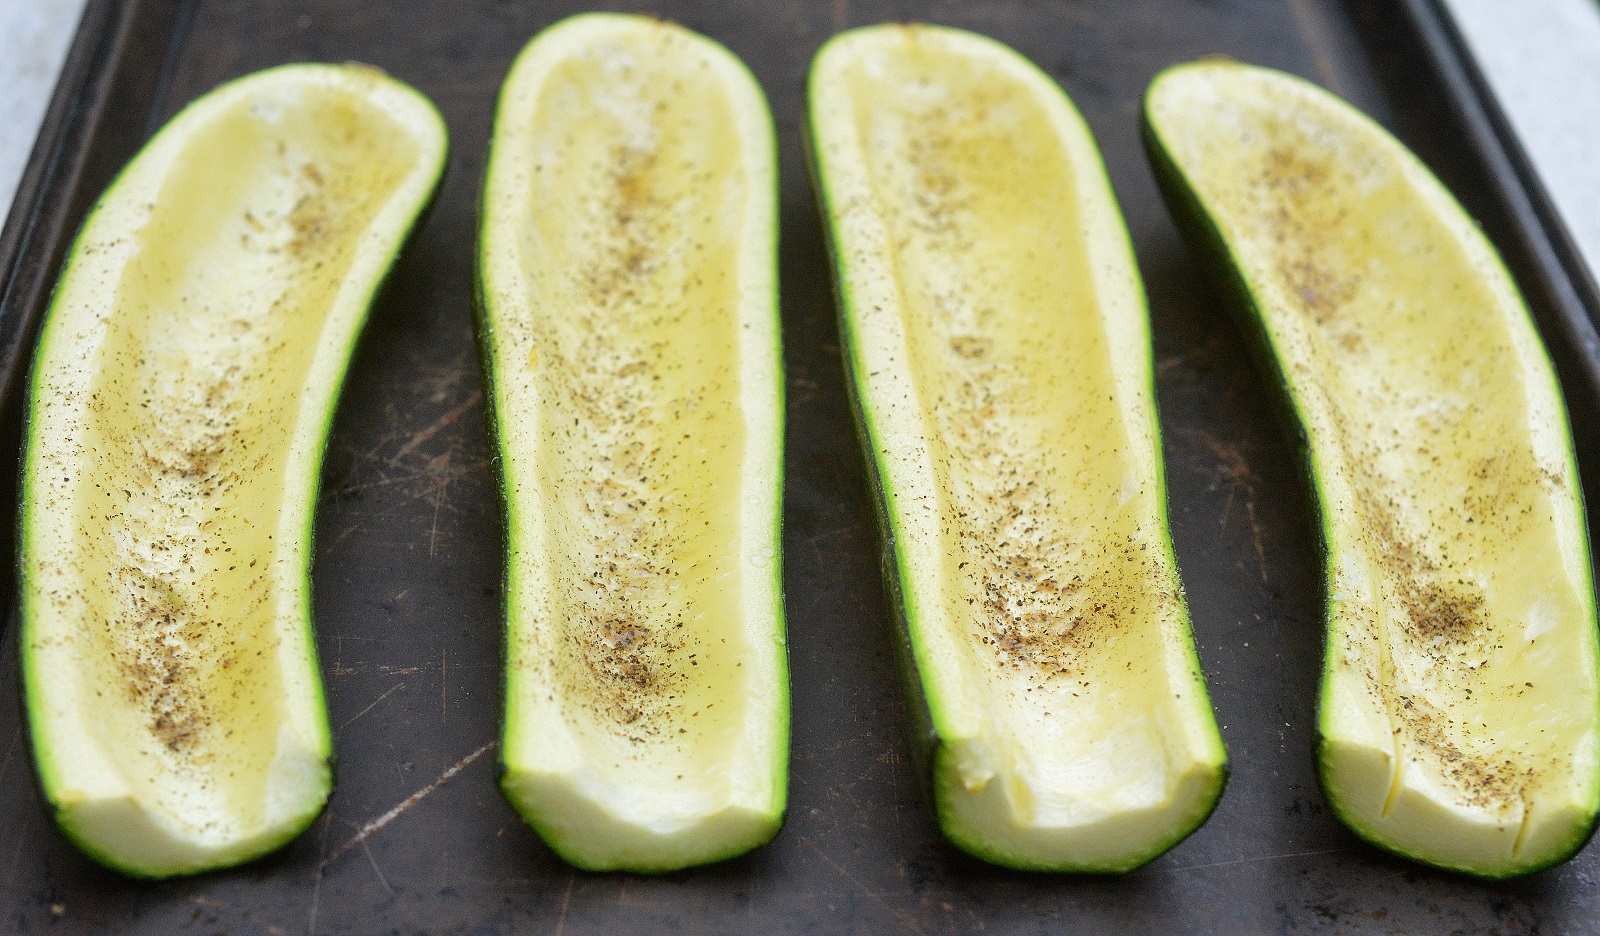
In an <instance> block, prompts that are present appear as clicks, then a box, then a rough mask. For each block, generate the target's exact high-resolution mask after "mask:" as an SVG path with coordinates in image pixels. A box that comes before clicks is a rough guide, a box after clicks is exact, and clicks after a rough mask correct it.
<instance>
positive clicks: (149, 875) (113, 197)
mask: <svg viewBox="0 0 1600 936" xmlns="http://www.w3.org/2000/svg"><path fill="white" fill-rule="evenodd" d="M341 73H344V74H350V75H355V74H366V75H367V78H366V79H364V80H368V81H370V82H371V83H372V84H373V85H376V86H378V87H380V88H381V89H382V90H381V92H380V93H382V94H388V95H394V94H395V92H399V97H401V98H403V99H405V101H406V104H405V106H406V107H408V108H411V109H412V112H411V113H409V114H406V115H404V116H406V117H408V118H413V119H420V123H419V124H418V125H416V126H414V127H411V128H409V129H411V130H414V131H415V132H416V133H417V134H418V137H417V138H418V139H419V140H420V141H422V143H421V145H422V146H423V147H424V148H427V147H433V148H434V149H435V153H434V154H433V158H432V161H431V162H425V163H419V166H421V167H423V168H422V169H421V171H423V172H425V173H426V178H427V180H428V181H427V184H426V188H425V190H424V191H423V193H422V194H421V195H420V197H416V198H415V200H414V202H413V203H412V204H411V205H410V207H409V208H408V209H407V211H406V216H405V218H404V221H403V223H401V224H398V225H396V226H395V227H394V228H393V229H391V235H392V236H390V237H389V238H388V240H387V242H386V243H387V245H388V246H387V248H386V256H385V259H384V260H383V262H382V263H381V265H379V266H377V267H376V268H374V269H373V274H374V275H373V276H372V278H371V279H370V280H369V281H368V282H367V284H366V286H365V288H364V292H363V293H362V294H361V299H360V303H359V314H358V315H356V316H354V317H353V318H352V319H351V320H350V321H349V323H348V328H347V329H346V330H344V331H341V332H338V333H336V334H333V335H332V336H331V342H330V340H325V341H324V343H323V346H324V347H326V346H330V344H331V346H333V347H337V348H338V349H339V358H338V359H339V360H340V361H342V362H343V365H344V367H343V368H342V369H341V370H340V371H339V373H338V374H337V377H336V379H335V380H333V381H332V382H330V384H329V385H328V386H327V387H326V388H325V393H326V396H325V402H326V405H325V406H324V407H322V408H321V409H320V411H318V412H317V414H316V418H317V431H318V438H319V439H320V440H321V446H320V447H319V448H317V450H316V451H315V452H314V454H313V455H312V458H313V461H312V462H311V464H310V465H309V466H308V470H307V471H306V473H305V475H306V478H307V483H306V487H305V489H304V490H302V491H296V490H292V489H289V490H286V491H285V497H286V498H293V497H295V496H297V495H298V496H300V497H301V498H303V503H304V509H303V510H302V511H301V519H302V522H301V527H300V530H299V531H298V532H299V536H300V538H301V550H302V553H303V558H304V561H303V565H302V567H301V568H300V573H299V577H300V582H299V583H298V591H299V597H300V612H299V618H300V620H301V622H302V627H303V631H302V636H303V639H304V645H305V654H304V660H303V664H304V667H305V669H306V670H307V671H308V672H309V673H310V674H311V678H310V679H309V681H308V684H307V686H306V689H307V691H308V692H309V693H310V697H309V698H308V699H307V700H305V701H306V702H307V704H309V705H310V706H311V708H312V709H314V710H315V713H316V716H315V717H316V719H317V720H318V722H320V731H321V735H322V765H321V770H322V774H323V780H322V782H323V791H322V793H321V795H320V797H319V798H318V799H317V800H316V801H315V802H307V803H306V804H305V805H304V809H303V811H302V813H301V814H300V815H299V816H298V818H297V819H295V820H293V821H292V822H288V823H285V824H283V825H281V826H280V827H279V828H278V830H277V834H276V835H274V836H271V837H264V838H258V839H257V841H256V842H254V843H253V844H252V845H251V846H249V847H247V848H243V849H241V848H238V847H232V848H229V849H227V850H226V852H225V853H223V854H219V855H216V856H213V857H210V858H202V859H197V860H190V861H188V862H185V863H180V864H171V863H165V864H158V865H148V864H141V863H139V862H138V861H135V860H130V859H129V858H128V856H127V855H125V854H120V853H119V852H118V851H117V850H115V849H113V848H109V847H107V846H106V845H105V844H104V843H103V842H101V841H100V840H99V839H97V838H96V837H95V835H94V833H93V832H92V831H90V830H89V829H87V828H80V826H79V824H78V823H77V822H76V821H75V817H74V816H73V814H72V810H71V809H70V808H69V804H67V803H64V802H62V801H61V799H60V797H59V796H58V795H57V793H58V791H57V789H56V780H55V777H54V770H53V769H52V767H51V766H50V764H51V757H52V754H51V750H50V747H49V744H48V743H47V741H46V738H47V736H48V734H49V732H48V730H47V729H46V727H45V717H46V716H45V715H44V714H43V709H44V702H43V701H42V698H41V694H42V692H43V688H44V687H45V685H46V684H47V683H48V682H49V681H50V678H51V677H50V676H49V674H48V673H46V672H44V671H43V670H42V669H41V665H42V664H40V663H38V661H37V659H36V655H35V654H34V653H33V652H31V650H32V646H33V641H34V640H35V639H36V638H35V636H34V632H35V630H36V625H35V622H34V615H33V614H32V613H30V611H31V609H32V608H33V607H34V605H35V604H36V603H37V602H38V601H39V600H40V599H39V598H38V596H37V595H35V591H36V588H35V586H34V585H33V581H32V580H33V572H34V565H35V563H34V561H33V559H32V556H31V552H32V541H31V537H30V533H31V529H32V525H33V522H34V521H33V516H32V515H33V513H34V505H33V500H34V495H33V487H32V484H31V480H32V478H33V477H34V475H36V474H37V473H38V471H40V470H41V469H40V468H38V466H37V465H36V464H35V460H34V459H33V458H32V457H31V456H32V454H33V452H34V449H35V447H36V445H39V440H38V439H37V437H36V432H35V429H36V426H35V425H34V424H35V415H36V413H37V412H38V409H39V403H40V401H41V399H42V394H44V392H45V389H44V388H45V384H46V381H47V377H48V376H49V375H48V374H47V373H46V372H45V370H44V363H45V362H44V357H45V353H44V352H45V348H46V347H47V345H48V344H49V343H50V342H51V341H52V340H56V341H60V340H65V339H61V338H54V339H53V337H52V336H53V335H54V333H55V332H56V331H57V330H58V328H57V326H56V324H55V323H56V319H57V318H58V317H59V316H58V315H57V309H58V308H59V307H60V305H61V303H62V302H63V301H64V293H65V292H66V286H67V284H68V282H69V280H70V278H71V274H72V273H73V271H74V269H75V268H76V266H77V265H78V263H79V261H80V258H81V257H82V256H83V255H84V253H85V251H86V249H93V244H92V243H91V238H92V236H94V235H96V234H99V236H101V237H104V236H105V232H104V231H97V222H98V219H99V217H100V216H101V214H102V210H103V209H105V208H106V206H108V205H115V204H116V203H117V202H118V200H119V199H123V198H124V196H123V195H122V192H121V189H122V187H123V183H124V180H126V179H128V178H129V177H130V176H132V175H133V174H134V173H135V172H136V170H137V169H138V167H139V166H140V164H141V161H143V160H145V159H147V158H153V157H148V156H147V154H149V153H151V152H152V151H154V150H156V149H158V146H159V145H161V144H162V143H163V141H164V140H165V139H166V138H167V137H169V136H171V135H173V134H176V133H177V132H178V130H177V129H175V128H176V127H179V126H181V121H183V120H184V119H186V118H187V117H188V116H189V115H191V114H192V113H194V112H197V111H200V110H202V109H203V108H206V107H208V106H209V102H211V101H212V100H213V99H217V98H222V97H224V96H226V95H229V94H234V93H243V90H244V89H245V88H248V87H249V86H251V85H253V84H255V83H265V82H273V81H280V80H291V79H293V78H294V77H296V76H298V75H304V76H306V77H307V79H308V80H309V81H311V82H316V81H318V80H329V81H334V80H342V79H339V78H338V77H337V76H338V75H340V74H341ZM322 76H331V77H327V78H323V77H322ZM448 145H449V144H448V131H447V129H446V126H445V122H444V119H443V117H442V116H441V115H440V114H439V112H438V109H437V108H436V107H435V106H434V104H433V102H432V101H430V100H428V98H427V97H426V96H424V95H422V94H421V93H420V92H418V91H417V90H416V89H414V88H412V87H410V86H409V85H407V84H405V83H404V82H401V81H398V80H396V79H394V78H391V77H389V76H387V75H384V74H383V73H382V72H381V71H380V70H378V69H376V68H372V67H371V66H366V65H361V64H359V63H347V64H343V65H323V64H298V63H297V64H288V65H280V66H276V67H273V68H268V69H264V70H261V71H258V72H253V73H251V74H248V75H244V76H242V77H240V78H236V79H233V80H230V81H228V82H225V83H224V84H222V85H219V86H218V87H216V88H214V89H213V90H211V91H209V92H207V93H206V94H204V95H202V96H201V97H199V98H196V99H195V100H194V101H192V102H190V103H189V104H188V105H186V106H185V107H184V108H183V109H182V110H181V111H180V112H179V113H178V114H177V115H175V116H174V117H173V118H172V119H171V120H169V121H168V122H167V124H165V125H164V126H163V127H162V128H161V129H160V130H158V131H157V132H156V134H155V135H154V136H152V138H151V139H150V140H149V141H148V142H147V143H146V144H145V145H144V146H143V147H142V148H141V149H140V151H139V152H138V153H137V154H135V156H134V157H133V158H132V159H131V160H129V162H128V163H127V164H126V165H125V166H124V167H123V168H122V169H121V170H119V172H118V173H117V175H116V176H115V177H114V178H113V180H112V181H111V183H110V184H108V185H107V187H106V189H105V191H104V192H103V193H102V194H101V196H100V197H99V198H98V199H97V200H96V202H95V204H94V205H93V206H92V207H91V208H90V210H89V212H88V213H87V214H86V216H85V218H84V220H83V222H82V224H81V225H80V227H79V230H78V232H77V233H76V234H75V236H74V238H73V241H72V243H71V245H70V246H69V248H68V251H67V253H66V256H65V258H64V259H63V261H62V268H61V271H60V273H59V275H58V278H57V282H56V285H55V287H54V290H53V292H52V295H51V299H50V302H49V304H48V305H47V307H46V312H45V317H44V323H43V325H42V327H41V331H40V337H39V342H38V347H37V349H36V352H35V358H34V362H33V367H32V369H31V373H30V376H29V380H28V384H27V394H26V398H25V401H24V405H23V433H22V437H23V450H22V459H21V461H22V465H23V472H24V474H23V483H22V484H21V486H20V492H19V507H18V511H17V524H16V528H17V537H18V542H19V544H20V548H19V549H18V570H19V571H18V575H19V581H20V585H21V588H20V600H19V608H20V611H19V617H20V619H21V628H22V635H21V641H20V649H21V663H22V666H21V671H22V680H21V685H20V689H21V690H22V696H23V701H24V704H25V706H26V708H27V714H28V718H27V719H26V721H25V728H26V732H27V734H28V737H29V743H30V746H31V747H32V749H33V751H34V757H33V767H34V774H35V778H36V781H37V782H38V784H39V787H40V789H41V791H42V792H43V794H44V799H45V800H46V804H47V807H48V809H49V812H50V814H51V818H52V820H53V821H54V822H55V824H56V826H57V828H58V829H59V830H60V832H61V833H62V835H63V837H65V838H67V839H68V840H69V841H71V842H72V843H73V844H74V845H75V846H76V847H77V848H78V849H79V850H80V851H82V852H83V853H84V854H86V855H87V856H89V857H90V858H92V859H94V860H95V861H97V862H98V863H100V864H102V865H104V866H105V867H107V868H109V869H111V870H114V871H117V872H119V873H122V874H125V875H127V876H129V877H134V878H142V879H149V880H161V879H167V878H172V877H177V876H182V875H190V874H196V873H201V872H206V871H211V870H216V869H219V868H226V867H231V866H235V865H239V864H244V863H246V862H250V861H253V860H255V859H257V858H260V857H262V856H264V855H267V854H269V853H271V852H273V851H276V850H278V849H279V848H282V847H283V846H284V845H286V844H288V843H289V842H290V841H292V840H293V839H295V838H296V837H298V836H299V835H300V834H301V833H303V832H304V831H305V830H306V828H308V827H309V826H310V825H311V824H312V823H313V822H314V821H315V820H316V818H317V816H318V815H320V813H321V812H322V808H323V806H324V805H325V803H326V801H327V797H328V796H329V795H331V793H332V789H333V783H334V777H333V768H334V765H335V763H336V756H335V752H334V750H333V747H332V730H331V724H330V723H329V722H328V708H327V699H326V693H325V690H324V687H323V684H322V682H321V680H320V677H319V674H320V669H321V667H320V662H319V657H318V653H317V646H316V640H315V631H314V615H313V607H312V593H311V592H312V589H311V563H312V561H313V557H314V555H315V542H314V521H315V513H316V504H317V495H318V492H319V490H320V486H321V478H322V472H321V468H322V464H323V460H324V458H325V457H326V442H327V439H328V438H329V435H330V432H331V428H332V422H333V418H334V415H335V413H336V411H337V408H338V402H339V399H340V396H341V394H342V390H343V387H344V384H345V383H346V381H347V378H348V365H349V362H350V361H351V360H352V359H353V358H354V353H355V349H356V347H357V345H358V343H359V341H360V339H361V335H362V332H363V330H364V326H365V324H366V321H367V319H368V317H369V316H370V313H371V310H372V307H373V306H374V305H375V303H376V302H377V301H378V300H379V298H380V297H381V296H382V295H383V294H384V292H385V290H386V288H387V286H388V284H389V282H390V278H391V276H392V274H393V272H394V268H395V264H396V263H397V262H398V260H399V258H400V257H401V255H402V254H403V253H405V252H406V251H407V249H408V248H409V246H410V245H411V244H412V243H413V242H414V241H415V239H416V236H417V234H418V232H419V230H420V229H421V227H422V226H423V223H424V222H425V219H426V218H427V217H428V215H429V214H430V212H431V210H432V207H433V205H434V199H435V198H436V196H437V194H438V192H439V189H440V187H441V185H442V183H443V177H444V171H445V167H446V165H447V162H448ZM425 158H426V157H425ZM319 184H320V181H319Z"/></svg>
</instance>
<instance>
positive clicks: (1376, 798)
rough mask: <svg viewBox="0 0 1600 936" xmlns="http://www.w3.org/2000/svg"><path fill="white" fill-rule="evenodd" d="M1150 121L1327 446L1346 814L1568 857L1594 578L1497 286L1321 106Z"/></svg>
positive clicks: (1495, 847) (1402, 843)
mask: <svg viewBox="0 0 1600 936" xmlns="http://www.w3.org/2000/svg"><path fill="white" fill-rule="evenodd" d="M1151 118H1152V122H1153V123H1154V125H1155V126H1156V127H1157V128H1158V130H1159V132H1160V133H1161V137H1162V139H1163V141H1164V145H1165V146H1166V147H1167V148H1168V150H1169V151H1170V152H1171V153H1172V154H1173V156H1174V158H1175V160H1176V161H1177V163H1178V165H1179V166H1180V168H1181V169H1182V171H1183V172H1184V173H1185V174H1186V175H1188V176H1189V177H1190V179H1191V181H1192V183H1193V184H1194V185H1195V187H1196V189H1197V190H1198V191H1199V193H1200V195H1201V197H1202V199H1203V200H1204V201H1205V203H1206V204H1207V206H1208V208H1209V210H1210V211H1211V212H1212V213H1213V215H1214V216H1215V217H1216V218H1217V219H1218V223H1219V226H1220V227H1221V230H1222V235H1223V237H1224V238H1225V240H1226V241H1227V243H1228V246H1229V248H1230V249H1231V250H1232V251H1233V253H1234V256H1235V258H1236V259H1237V261H1238V262H1239V263H1240V264H1241V266H1242V268H1243V270H1244V273H1245V275H1246V277H1247V279H1248V281H1249V282H1250V284H1251V286H1252V288H1253V289H1254V290H1255V291H1256V294H1257V295H1258V297H1261V298H1262V302H1261V314H1262V315H1263V317H1264V318H1265V319H1266V321H1267V323H1268V326H1269V328H1270V329H1271V332H1272V338H1273V342H1274V346H1275V348H1276V350H1277V353H1278V355H1279V359H1280V361H1282V362H1283V367H1284V370H1285V372H1286V374H1287V377H1288V380H1289V382H1290V385H1291V388H1292V390H1293V392H1294V395H1295V399H1296V403H1297V406H1298V407H1299V410H1300V413H1301V415H1302V417H1303V419H1304V421H1305V423H1306V428H1307V431H1308V435H1309V437H1310V442H1311V451H1312V455H1313V458H1314V463H1315V467H1316V470H1317V479H1318V484H1319V487H1320V488H1321V493H1322V497H1323V505H1324V506H1323V509H1324V512H1325V517H1324V522H1325V524H1326V528H1327V535H1328V538H1329V548H1330V557H1331V558H1330V561H1331V562H1332V564H1333V572H1332V577H1331V587H1332V589H1333V595H1332V597H1331V615H1330V617H1331V620H1332V621H1333V627H1334V628H1335V634H1334V637H1333V642H1332V643H1331V644H1330V649H1329V653H1330V658H1329V660H1328V663H1327V665H1328V674H1327V680H1328V684H1327V687H1326V688H1325V691H1324V696H1323V699H1324V703H1323V704H1324V712H1323V715H1322V718H1323V731H1324V734H1325V735H1326V736H1327V742H1326V744H1327V747H1326V748H1325V756H1326V759H1327V763H1326V765H1325V766H1326V768H1327V769H1328V770H1330V771H1331V776H1330V779H1331V781H1332V782H1330V784H1329V786H1330V792H1331V793H1332V794H1333V795H1334V796H1335V798H1336V799H1337V800H1340V801H1342V802H1343V804H1344V806H1345V808H1346V810H1347V811H1348V812H1350V813H1353V815H1352V821H1353V822H1355V823H1356V824H1358V825H1365V826H1366V827H1367V828H1368V829H1369V830H1371V831H1373V832H1374V833H1375V834H1377V835H1378V836H1379V837H1382V838H1388V839H1390V840H1391V841H1392V842H1393V843H1395V844H1397V845H1398V847H1400V848H1401V849H1402V850H1409V851H1414V852H1418V853H1420V854H1421V856H1422V857H1428V858H1430V859H1431V860H1439V861H1444V862H1446V863H1455V864H1463V863H1476V864H1477V866H1479V867H1487V868H1490V869H1491V870H1492V869H1495V868H1498V867H1500V866H1501V865H1502V864H1504V863H1506V862H1514V861H1516V860H1519V859H1521V858H1523V857H1524V854H1525V852H1531V853H1532V854H1534V855H1537V854H1539V853H1540V850H1541V849H1543V850H1546V851H1548V850H1550V849H1559V848H1561V847H1566V846H1570V845H1571V844H1572V840H1573V838H1574V837H1575V836H1576V835H1581V834H1582V829H1581V825H1582V819H1581V815H1575V813H1574V811H1576V813H1577V814H1581V813H1582V812H1583V809H1584V807H1583V804H1584V803H1586V802H1590V801H1592V799H1593V797H1594V792H1595V791H1594V787H1595V777H1594V772H1595V754H1596V752H1595V749H1594V743H1595V741H1594V739H1595V730H1596V711H1595V710H1596V695H1595V664H1594V649H1593V648H1594V641H1595V634H1594V616H1593V609H1592V604H1591V600H1592V599H1591V597H1590V594H1589V589H1590V585H1589V580H1588V570H1587V554H1586V551H1585V549H1584V545H1583V533H1582V528H1581V525H1580V524H1581V518H1580V515H1579V512H1578V507H1577V501H1576V497H1577V492H1576V491H1575V490H1574V486H1575V485H1576V483H1577V477H1576V475H1575V473H1574V471H1573V469H1572V466H1571V463H1570V461H1569V457H1568V454H1567V451H1566V442H1565V440H1564V436H1563V433H1564V432H1565V425H1564V421H1563V417H1562V413H1561V410H1560V402H1559V399H1558V398H1557V397H1556V396H1555V388H1554V386H1553V383H1552V379H1551V374H1550V371H1549V366H1548V364H1547V363H1545V362H1544V361H1543V359H1542V352H1540V350H1539V348H1538V345H1537V339H1536V337H1534V335H1533V332H1532V329H1531V325H1530V323H1529V321H1528V319H1527V318H1526V316H1525V314H1524V312H1523V311H1522V309H1521V308H1520V305H1519V303H1517V301H1516V299H1515V294H1514V292H1512V291H1511V290H1510V286H1509V282H1508V280H1507V279H1506V277H1505V274H1504V272H1503V270H1502V269H1501V268H1500V267H1499V265H1498V262H1497V261H1496V260H1495V259H1494V258H1493V255H1492V254H1491V253H1490V252H1489V251H1488V249H1487V245H1486V244H1485V243H1483V241H1482V239H1481V237H1479V236H1478V235H1477V233H1476V231H1475V230H1472V229H1471V227H1470V222H1467V221H1466V219H1465V218H1464V216H1461V215H1460V214H1459V211H1457V210H1456V209H1455V208H1454V206H1453V204H1452V203H1450V202H1449V200H1448V196H1446V195H1444V193H1443V191H1442V189H1439V188H1438V187H1437V185H1436V184H1434V183H1432V180H1431V179H1428V180H1426V181H1419V179H1421V178H1422V176H1423V170H1421V168H1420V165H1418V164H1415V163H1413V162H1409V161H1407V160H1406V159H1404V158H1402V157H1403V154H1402V153H1401V151H1400V150H1399V147H1398V146H1397V145H1395V144H1393V143H1392V142H1390V141H1388V140H1387V139H1386V138H1383V137H1381V134H1380V131H1378V130H1377V129H1376V128H1375V127H1373V126H1372V125H1370V124H1368V123H1366V122H1365V121H1363V120H1360V119H1359V118H1357V117H1356V116H1355V115H1354V114H1353V113H1351V112H1350V111H1348V109H1343V108H1342V106H1341V105H1335V104H1334V102H1332V101H1331V100H1329V99H1328V98H1327V97H1326V96H1324V95H1320V94H1318V93H1314V92H1312V91H1310V90H1308V89H1307V88H1305V87H1304V86H1302V85H1299V84H1295V83H1291V82H1290V81H1289V80H1288V79H1285V78H1282V77H1280V76H1272V75H1270V74H1264V73H1261V72H1259V71H1256V70H1249V71H1247V70H1245V69H1243V68H1240V67H1238V66H1230V65H1215V66H1210V67H1209V68H1207V67H1203V66H1195V67H1191V68H1189V69H1185V70H1180V71H1179V72H1177V73H1176V74H1173V75H1171V76H1169V77H1168V78H1165V79H1162V81H1161V82H1158V84H1157V86H1156V90H1155V91H1154V92H1153V93H1152V96H1151ZM1540 814H1543V818H1542V819H1541V818H1540ZM1545 820H1548V822H1546V821H1545ZM1575 823H1576V824H1575ZM1547 839H1548V840H1547Z"/></svg>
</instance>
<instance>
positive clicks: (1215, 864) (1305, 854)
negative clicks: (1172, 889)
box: [1162, 848, 1350, 874]
mask: <svg viewBox="0 0 1600 936" xmlns="http://www.w3.org/2000/svg"><path fill="white" fill-rule="evenodd" d="M1349 850H1350V849H1348V848H1320V849H1317V850H1316V851H1299V852H1284V853H1283V854H1281V855H1259V856H1257V857H1255V858H1235V859H1233V860H1231V861H1208V862H1206V863H1205V864H1194V865H1184V866H1182V867H1180V868H1163V869H1162V871H1164V872H1165V873H1167V874H1177V873H1178V872H1179V871H1199V870H1201V869H1204V868H1226V867H1229V866H1231V865H1241V864H1254V863H1255V862H1258V861H1277V860H1279V859H1282V858H1309V857H1311V856H1312V855H1337V854H1339V853H1340V852H1346V851H1349Z"/></svg>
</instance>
